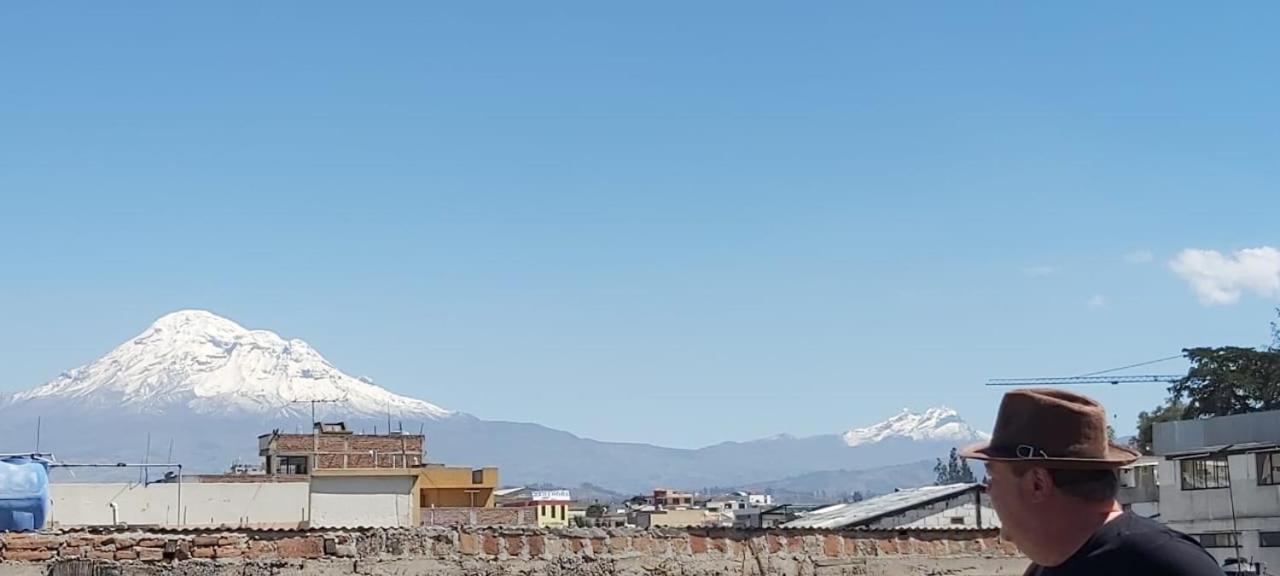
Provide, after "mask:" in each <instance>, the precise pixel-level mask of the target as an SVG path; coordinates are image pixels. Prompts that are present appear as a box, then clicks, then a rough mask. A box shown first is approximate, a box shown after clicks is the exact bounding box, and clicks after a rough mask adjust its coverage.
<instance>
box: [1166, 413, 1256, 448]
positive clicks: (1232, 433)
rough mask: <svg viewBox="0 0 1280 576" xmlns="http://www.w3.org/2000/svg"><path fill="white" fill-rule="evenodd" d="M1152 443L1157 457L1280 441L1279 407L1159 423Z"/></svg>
mask: <svg viewBox="0 0 1280 576" xmlns="http://www.w3.org/2000/svg"><path fill="white" fill-rule="evenodd" d="M1152 442H1153V446H1152V448H1153V451H1154V452H1155V453H1156V455H1157V456H1164V455H1165V454H1169V453H1171V452H1180V451H1183V450H1198V449H1200V448H1203V447H1205V446H1222V445H1226V444H1240V443H1244V442H1280V410H1271V411H1268V412H1252V413H1249V414H1235V415H1232V416H1218V417H1216V418H1204V419H1195V420H1177V421H1174V422H1157V423H1156V424H1155V426H1154V427H1153V428H1152Z"/></svg>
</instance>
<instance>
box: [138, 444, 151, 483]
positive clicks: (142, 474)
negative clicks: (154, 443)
mask: <svg viewBox="0 0 1280 576" xmlns="http://www.w3.org/2000/svg"><path fill="white" fill-rule="evenodd" d="M142 463H143V464H150V463H151V433H150V432H147V452H146V454H143V455H142ZM148 471H149V470H148V468H147V467H146V466H143V467H142V468H139V469H138V476H139V479H140V480H142V485H143V486H146V485H147V481H148V480H150V479H151V475H150V474H148V473H147V472H148Z"/></svg>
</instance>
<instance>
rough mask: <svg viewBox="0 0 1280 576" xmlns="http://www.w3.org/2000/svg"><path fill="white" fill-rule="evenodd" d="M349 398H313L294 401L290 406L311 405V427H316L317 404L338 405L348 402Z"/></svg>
mask: <svg viewBox="0 0 1280 576" xmlns="http://www.w3.org/2000/svg"><path fill="white" fill-rule="evenodd" d="M346 401H347V398H346V397H345V396H344V397H342V398H313V399H311V400H293V401H291V402H289V403H290V404H310V405H311V426H313V427H314V426H315V425H316V404H337V403H339V402H346Z"/></svg>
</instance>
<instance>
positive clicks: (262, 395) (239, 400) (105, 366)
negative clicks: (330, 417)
mask: <svg viewBox="0 0 1280 576" xmlns="http://www.w3.org/2000/svg"><path fill="white" fill-rule="evenodd" d="M36 399H70V400H76V401H80V402H85V403H90V404H95V403H97V404H104V405H114V406H124V407H126V408H128V409H132V410H135V411H138V412H159V411H163V410H164V409H166V408H169V407H173V406H175V405H183V406H186V407H188V408H191V409H193V410H196V411H198V412H206V413H223V412H242V413H290V412H291V413H301V412H304V411H306V410H309V407H307V406H305V405H303V404H299V403H301V402H306V401H308V400H340V401H341V402H340V408H338V409H337V410H338V411H340V412H342V413H348V414H358V415H369V416H375V415H376V416H381V415H386V414H387V413H388V412H391V413H394V414H398V415H417V416H427V417H431V418H439V417H444V416H448V415H450V414H451V412H449V411H448V410H445V409H443V408H440V407H439V406H435V405H433V404H430V403H428V402H423V401H421V400H416V399H413V398H408V397H405V396H400V395H397V394H393V393H391V392H389V391H387V390H386V389H384V388H381V387H378V386H376V385H374V384H373V382H372V381H370V380H369V379H367V378H361V379H357V378H353V377H351V376H348V375H346V374H344V373H343V372H342V371H341V370H338V369H337V368H335V367H334V366H333V365H332V364H330V363H329V361H327V360H325V359H324V357H323V356H321V355H320V353H319V352H316V350H315V349H314V348H312V347H311V346H310V345H308V344H307V343H306V342H303V341H302V340H296V339H295V340H285V339H283V338H281V337H280V336H279V335H277V334H275V333H274V332H270V331H267V330H247V329H245V328H243V327H241V326H240V325H239V324H236V323H235V322H232V321H231V320H228V319H226V318H223V317H221V316H218V315H216V314H213V313H211V312H207V311H204V310H181V311H178V312H173V313H171V314H166V315H165V316H163V317H161V318H160V319H159V320H156V321H155V322H154V323H153V324H152V325H151V326H150V327H148V328H147V329H146V330H144V331H143V332H142V333H141V334H139V335H137V336H136V337H134V338H133V339H131V340H129V341H128V342H125V343H124V344H121V345H120V346H118V347H117V348H116V349H115V350H112V351H111V352H109V353H108V354H107V355H106V356H103V357H102V358H99V359H98V360H95V361H93V362H92V363H90V364H87V365H84V366H81V367H79V368H76V369H74V370H71V371H69V372H65V373H63V374H62V375H61V376H59V377H58V378H56V379H54V380H53V381H51V382H49V383H47V384H45V385H43V386H40V387H39V388H35V389H33V390H28V391H26V392H20V393H18V394H15V395H14V397H13V398H12V399H11V400H10V401H11V402H15V403H16V402H22V401H29V400H36Z"/></svg>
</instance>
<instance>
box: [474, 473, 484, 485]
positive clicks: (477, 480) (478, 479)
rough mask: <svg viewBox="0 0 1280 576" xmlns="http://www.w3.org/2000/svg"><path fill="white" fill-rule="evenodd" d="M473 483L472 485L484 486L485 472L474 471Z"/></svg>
mask: <svg viewBox="0 0 1280 576" xmlns="http://www.w3.org/2000/svg"><path fill="white" fill-rule="evenodd" d="M471 483H472V484H484V470H472V471H471Z"/></svg>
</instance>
